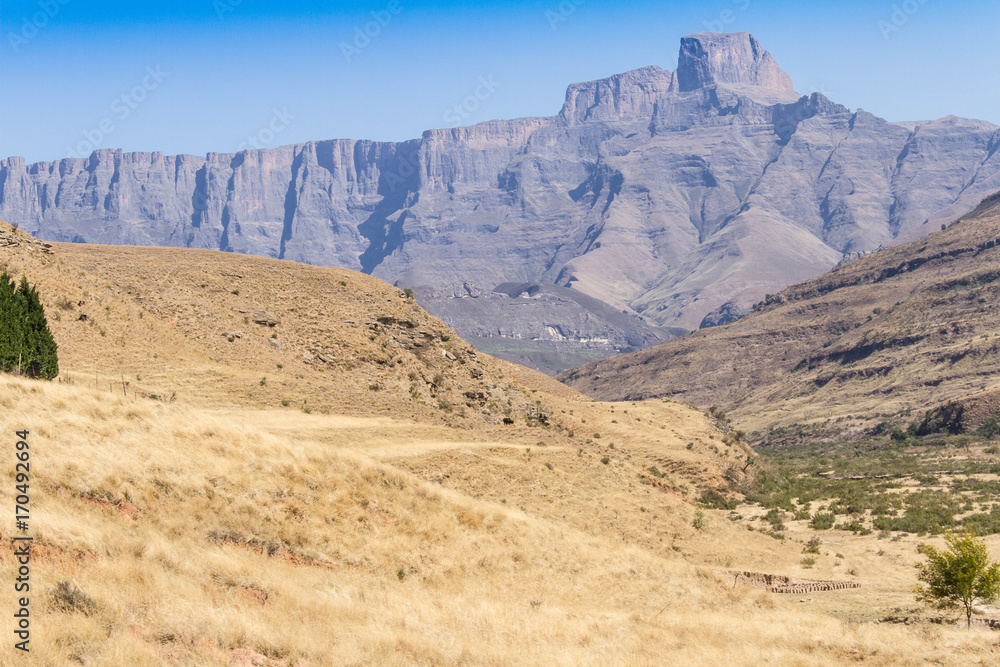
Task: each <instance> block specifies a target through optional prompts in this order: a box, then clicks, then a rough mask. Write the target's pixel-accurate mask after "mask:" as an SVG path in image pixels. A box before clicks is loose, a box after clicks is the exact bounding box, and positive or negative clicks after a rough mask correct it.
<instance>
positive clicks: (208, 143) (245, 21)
mask: <svg viewBox="0 0 1000 667" xmlns="http://www.w3.org/2000/svg"><path fill="white" fill-rule="evenodd" d="M997 25H1000V3H995V2H967V1H962V0H957V1H952V2H948V3H945V2H943V1H942V0H903V1H899V0H896V1H894V2H888V1H887V2H881V1H878V0H876V1H874V2H872V1H870V0H869V1H868V2H861V1H860V0H859V1H847V2H836V1H833V0H830V1H827V2H816V3H813V2H783V1H779V0H716V1H711V0H709V1H707V2H704V1H703V2H698V3H695V2H655V3H654V2H615V3H609V2H599V1H598V0H562V1H561V2H560V1H559V0H549V1H542V2H516V3H515V2H495V3H479V2H463V3H449V2H425V1H417V0H372V1H370V2H356V3H319V2H304V1H298V2H297V1H295V0H291V1H289V2H283V3H279V2H263V1H262V0H197V1H194V0H173V1H171V2H159V1H155V0H154V1H146V2H137V1H136V0H132V1H131V2H127V3H126V2H91V1H89V0H34V1H24V2H22V1H20V0H16V1H13V0H0V157H6V156H10V155H19V156H22V157H25V158H26V159H27V160H28V161H29V162H33V161H40V160H53V159H57V158H61V157H69V156H74V155H86V154H89V148H90V147H92V146H97V147H101V148H123V149H125V150H142V151H152V150H159V151H163V152H165V153H167V154H177V153H192V154H196V155H204V154H205V153H206V152H210V151H216V152H234V151H237V150H240V149H241V148H244V147H248V146H266V147H273V146H278V145H283V144H290V143H297V142H302V141H309V140H314V139H330V138H338V137H350V138H367V139H379V140H401V139H408V138H415V137H419V136H420V133H421V132H422V131H423V130H425V129H428V128H436V127H448V126H452V125H455V124H457V123H459V122H460V123H461V124H472V123H475V122H480V121H484V120H489V119H491V118H515V117H519V116H536V115H552V114H555V113H557V112H558V110H559V108H560V106H561V104H562V101H563V96H564V93H565V88H566V85H567V84H569V83H572V82H575V81H585V80H590V79H596V78H600V77H604V76H608V75H611V74H614V73H617V72H622V71H626V70H629V69H634V68H636V67H642V66H645V65H651V64H656V65H660V66H661V67H664V68H666V69H673V68H674V67H675V66H676V60H677V49H678V41H679V39H680V38H681V37H682V36H683V35H686V34H689V33H692V32H701V31H704V30H715V31H725V32H728V31H732V32H737V31H747V32H752V33H754V34H755V35H756V36H757V38H758V39H759V40H760V41H761V43H762V44H763V45H764V47H765V48H766V49H768V50H769V51H770V52H771V53H772V55H774V57H775V58H776V59H777V60H778V62H779V63H780V64H781V66H782V67H783V68H784V69H785V70H786V71H788V73H789V74H790V75H791V76H792V79H793V81H794V82H795V84H796V89H797V90H798V91H799V92H802V93H809V92H812V91H813V90H819V91H821V92H823V93H824V94H826V95H827V96H828V97H830V98H831V99H833V100H834V101H836V102H839V103H841V104H844V105H846V106H848V107H850V108H852V109H856V108H859V107H861V108H864V109H866V110H868V111H871V112H873V113H875V114H877V115H880V116H883V117H885V118H888V119H890V120H920V119H929V118H938V117H940V116H944V115H948V114H955V115H960V116H968V117H973V118H981V119H984V120H988V121H991V122H994V123H997V124H1000V87H998V86H997V85H996V84H997V76H996V63H998V62H1000V40H997V38H996V35H995V32H996V26H997ZM366 29H367V31H368V35H365V34H364V31H365V30H366ZM345 45H346V48H345ZM477 93H478V98H476V97H475V96H476V95H477ZM470 96H472V98H471V99H472V100H473V103H470V102H469V101H468V100H470ZM456 104H457V105H460V106H459V107H458V108H457V109H456V106H455V105H456ZM463 104H464V106H462V105H463Z"/></svg>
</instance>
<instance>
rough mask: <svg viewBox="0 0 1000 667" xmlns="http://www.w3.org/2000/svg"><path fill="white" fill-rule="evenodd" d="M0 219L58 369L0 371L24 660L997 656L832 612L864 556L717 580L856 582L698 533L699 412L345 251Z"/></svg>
mask: <svg viewBox="0 0 1000 667" xmlns="http://www.w3.org/2000/svg"><path fill="white" fill-rule="evenodd" d="M2 236H3V240H2V241H0V263H2V264H3V265H4V266H6V267H7V268H8V269H9V270H11V271H12V272H13V273H16V274H21V273H25V274H27V275H28V277H29V280H30V281H31V282H33V283H38V285H39V288H40V291H41V294H42V296H43V299H44V300H45V306H46V308H47V311H48V312H49V314H50V319H51V320H52V324H53V328H54V332H55V336H56V340H57V342H58V343H59V345H60V364H61V366H62V368H63V369H64V372H63V374H62V375H61V376H60V378H59V380H57V381H55V382H51V383H42V382H34V381H29V380H24V379H19V378H14V377H7V376H5V377H0V434H4V435H2V436H0V437H3V438H7V439H8V445H10V446H11V447H12V445H13V441H12V440H11V438H12V436H13V432H14V431H15V430H18V429H22V428H28V429H30V430H31V434H30V436H29V440H30V443H31V456H32V459H31V466H32V468H31V470H32V472H31V475H32V480H31V507H32V515H31V533H32V535H33V536H34V538H35V541H34V543H33V555H32V573H31V585H32V589H31V598H32V603H31V604H32V649H33V650H32V657H33V659H34V661H35V662H36V663H37V664H51V665H63V664H85V665H160V664H177V665H274V666H277V665H300V666H304V665H316V666H320V665H332V664H356V665H362V664H511V663H519V664H546V665H548V664H574V665H576V664H595V665H597V664H601V665H603V664H643V663H663V662H665V661H668V662H681V661H683V662H686V663H690V664H758V663H759V664H768V663H770V664H790V665H794V664H830V665H833V664H841V663H842V662H843V661H844V660H846V659H854V660H864V661H865V662H867V663H870V664H886V665H888V664H894V665H895V664H913V665H916V664H923V663H924V661H925V659H932V660H937V661H938V662H940V663H943V664H970V663H975V662H977V661H978V662H980V663H983V662H984V661H989V660H991V659H995V658H996V656H995V655H994V653H993V650H994V648H993V645H994V644H995V642H993V643H991V642H990V641H988V638H987V635H986V634H984V632H985V631H973V632H972V633H964V632H957V631H953V630H950V629H940V630H934V631H933V632H925V631H923V630H913V629H911V628H905V627H884V626H873V625H869V624H864V623H854V622H846V621H843V620H838V619H837V618H835V616H834V615H840V616H843V615H844V614H843V610H845V609H850V608H852V605H857V604H858V600H859V596H864V595H866V594H869V591H870V590H871V587H873V586H877V585H878V581H879V579H880V576H881V575H880V573H879V572H878V571H877V570H876V569H874V568H867V567H865V564H867V563H869V562H870V561H869V557H868V556H866V555H865V554H864V553H862V552H861V550H860V549H859V550H858V554H857V557H856V558H857V560H856V561H854V562H855V563H856V565H857V567H858V569H859V574H858V575H856V576H855V577H854V579H856V580H857V581H859V582H861V583H862V584H863V585H864V586H865V587H866V588H864V589H861V592H858V591H857V590H838V591H831V592H829V593H822V595H829V596H831V597H828V598H827V600H828V603H827V605H826V606H825V607H823V609H822V613H818V612H814V611H810V610H808V609H805V608H803V606H802V605H801V604H800V603H797V602H794V601H791V600H786V599H784V598H782V597H780V596H777V595H776V594H774V593H768V592H765V591H762V590H758V589H755V588H753V587H751V586H745V585H742V584H741V585H736V586H734V585H733V582H732V581H730V580H728V579H720V578H719V577H717V576H716V572H718V571H728V570H734V571H735V570H740V571H754V572H775V573H779V574H782V575H785V576H790V577H795V578H810V575H813V576H815V574H818V573H820V572H822V574H823V575H824V576H826V577H827V578H832V579H840V580H846V579H848V578H849V575H848V574H847V573H845V572H843V571H842V570H843V569H844V567H846V565H841V564H840V561H839V560H837V561H835V560H834V559H833V558H832V557H830V558H829V559H825V560H823V559H821V562H820V563H819V565H818V566H817V570H815V571H809V570H804V569H803V568H802V566H801V565H800V564H799V562H798V561H799V559H800V552H801V548H802V545H801V544H800V543H798V542H793V541H791V540H790V541H788V542H778V541H776V540H773V539H771V538H770V537H767V536H765V535H763V534H761V533H759V532H756V531H748V530H747V529H746V528H745V527H744V526H743V525H742V524H739V523H735V522H732V521H728V520H726V518H725V515H724V514H723V513H721V512H719V513H717V512H712V511H706V515H707V516H705V517H704V519H703V521H701V522H700V523H701V528H695V527H694V526H693V525H692V524H693V522H694V519H695V518H696V508H695V507H694V506H693V505H692V502H691V501H692V499H693V498H694V497H695V496H697V495H698V494H699V493H700V492H701V491H702V490H703V489H705V488H708V487H722V486H724V484H725V482H724V481H723V476H724V475H727V476H729V477H730V478H734V475H736V477H735V479H737V480H738V479H739V475H738V474H737V473H738V471H739V470H740V469H741V468H742V464H743V463H744V462H745V460H746V458H747V456H749V455H750V454H751V452H750V450H749V449H748V448H746V447H745V445H742V444H741V443H738V442H737V443H733V442H732V441H731V439H727V440H726V441H728V442H729V444H728V445H727V444H726V443H725V442H724V438H723V433H722V432H721V431H720V430H719V428H718V426H717V425H716V424H714V423H713V422H711V421H709V420H708V419H706V418H705V417H704V416H703V415H702V414H700V413H699V412H697V411H695V410H693V409H691V408H690V407H689V406H685V405H682V404H679V403H676V402H672V401H661V400H656V401H649V402H645V403H639V404H632V403H628V404H607V403H595V402H592V401H589V400H584V399H582V398H581V397H579V395H577V394H575V392H573V391H571V390H568V389H566V388H564V387H560V386H559V385H558V384H556V383H554V382H553V381H551V380H550V379H548V378H545V377H544V376H541V375H539V374H537V373H533V372H530V371H526V370H524V369H520V368H518V367H515V366H513V365H511V364H507V363H504V362H499V361H497V360H494V359H491V358H489V357H486V356H485V355H482V354H476V353H475V351H474V350H471V349H470V348H469V346H468V345H466V344H465V343H464V342H463V341H461V340H460V339H458V338H457V337H456V336H455V335H454V333H453V332H451V331H450V330H448V329H447V328H446V327H444V326H443V325H441V323H440V322H438V321H437V320H435V319H434V318H431V317H430V316H428V315H427V314H426V313H424V312H423V311H421V310H420V309H419V308H418V307H416V306H415V305H414V304H412V303H411V302H408V301H406V300H405V299H404V298H403V297H402V295H400V293H399V292H398V291H397V290H395V289H394V288H391V287H390V286H388V285H386V284H384V283H381V282H379V281H378V280H376V279H373V278H370V277H367V276H363V275H360V274H357V273H352V272H349V271H341V270H337V269H320V268H314V267H303V266H299V265H296V264H291V263H287V262H278V261H273V260H265V259H258V258H249V257H240V256H234V255H223V254H219V253H208V252H193V251H177V250H166V249H150V248H108V247H100V246H65V245H56V246H55V247H54V248H45V247H44V246H42V245H41V244H38V243H36V242H34V241H33V240H32V239H30V237H27V236H25V235H22V234H19V233H16V232H12V231H10V230H4V231H3V233H2ZM53 251H54V252H53ZM235 292H238V293H235ZM255 313H257V314H256V315H255ZM81 315H86V316H87V317H86V319H81ZM244 318H247V319H246V320H245V319H244ZM380 318H381V319H380ZM389 318H392V319H389ZM255 319H256V320H260V321H263V324H258V323H255V321H254V320H255ZM273 321H277V322H278V323H277V324H275V325H274V326H273V327H272V326H270V325H269V322H273ZM411 324H412V326H411ZM237 333H239V336H237V335H236V334H237ZM274 333H277V338H272V337H271V336H272V334H274ZM223 334H225V335H223ZM411 336H412V337H411ZM230 338H232V340H230ZM271 341H275V342H273V343H272V342H271ZM417 343H420V345H419V346H418V345H417ZM306 355H311V358H310V357H307V356H306ZM279 364H281V366H280V367H279ZM438 376H440V377H438ZM264 378H266V380H265V379H264ZM262 380H263V382H262ZM373 386H375V387H377V388H375V389H372V387H373ZM466 392H470V393H472V397H469V396H467V395H466ZM480 393H482V395H483V396H482V398H480V396H479V394H480ZM285 401H288V404H287V405H286V404H284V402H285ZM542 413H544V415H545V416H544V418H542V417H543V415H542ZM504 418H507V419H510V420H511V421H513V422H514V423H513V424H509V425H507V424H504V423H503V421H502V420H503V419H504ZM8 451H12V449H11V448H10V447H9V448H8ZM5 460H8V462H9V463H11V465H9V466H8V467H7V468H6V469H5V470H6V472H4V473H3V475H2V477H3V479H4V480H5V483H4V484H3V485H0V507H13V502H14V497H13V493H14V487H13V465H12V459H11V458H10V457H5ZM654 469H655V471H656V472H655V473H654V472H653V470H654ZM13 536H14V531H13V527H12V526H11V525H10V524H9V523H7V524H0V539H2V540H3V542H4V544H6V545H8V548H5V549H3V550H0V576H2V577H4V578H5V579H6V580H8V581H10V580H11V579H12V578H13V574H14V568H15V561H14V558H13V556H12V548H13V544H12V540H11V538H12V537H13ZM824 558H825V557H824ZM853 558H855V557H854V556H852V555H850V552H849V555H848V559H849V561H850V559H853ZM827 561H829V562H827ZM899 572H903V570H902V569H900V570H899ZM896 578H899V579H902V580H905V579H906V575H905V574H904V575H900V574H899V573H897V574H896ZM894 581H895V579H894ZM817 595H820V594H819V593H817ZM19 657H20V656H15V655H14V650H13V648H12V642H4V643H2V644H0V663H2V664H15V660H18V659H19ZM984 664H985V663H984Z"/></svg>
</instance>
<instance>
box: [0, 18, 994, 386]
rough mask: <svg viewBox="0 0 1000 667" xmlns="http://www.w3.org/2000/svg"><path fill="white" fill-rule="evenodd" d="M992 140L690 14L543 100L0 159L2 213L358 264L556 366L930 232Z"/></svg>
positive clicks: (962, 202) (124, 237) (49, 230)
mask: <svg viewBox="0 0 1000 667" xmlns="http://www.w3.org/2000/svg"><path fill="white" fill-rule="evenodd" d="M998 145H1000V128H998V127H997V126H995V125H992V124H990V123H987V122H984V121H979V120H968V119H962V118H956V117H951V116H949V117H946V118H942V119H939V120H935V121H928V122H895V123H894V122H888V121H885V120H883V119H881V118H878V117H876V116H874V115H872V114H870V113H868V112H865V111H863V110H860V109H858V110H856V111H851V110H849V109H847V108H845V107H844V106H841V105H839V104H836V103H834V102H832V101H830V100H829V99H827V98H826V97H825V96H824V95H822V94H820V93H812V94H811V95H808V96H806V95H801V94H799V93H798V92H796V91H795V90H794V87H793V84H792V81H791V79H790V78H789V76H788V75H787V74H786V73H785V72H784V71H783V70H782V69H781V68H780V67H779V66H778V64H777V62H776V61H775V59H774V58H773V57H772V56H771V55H770V54H769V53H768V52H767V51H765V50H764V49H763V48H762V47H761V45H760V44H759V43H758V42H757V40H756V39H755V38H754V37H753V36H752V35H750V34H747V33H736V34H716V33H702V34H696V35H690V36H688V37H685V38H683V39H682V40H681V44H680V51H679V57H678V62H677V68H676V70H674V71H668V70H665V69H662V68H660V67H657V66H649V67H644V68H641V69H637V70H633V71H629V72H625V73H622V74H618V75H615V76H612V77H609V78H606V79H601V80H597V81H590V82H586V83H577V84H572V85H570V86H569V88H568V89H567V91H566V98H565V103H564V104H563V107H562V109H561V110H560V111H559V113H558V114H557V115H555V116H551V117H544V118H520V119H514V120H497V121H489V122H485V123H481V124H478V125H474V126H471V127H458V128H453V129H443V130H428V131H426V132H424V134H423V136H422V137H420V138H419V139H413V140H410V141H404V142H378V141H367V140H360V141H358V140H349V139H336V140H329V141H315V142H308V143H304V144H296V145H290V146H282V147H279V148H274V149H261V150H244V151H241V152H239V153H235V154H234V153H209V154H208V155H206V156H204V157H196V156H192V155H178V156H166V155H163V154H162V153H157V152H153V153H125V152H122V151H120V150H97V151H95V152H94V153H93V154H92V155H91V156H90V157H89V158H86V159H80V158H67V159H62V160H57V161H54V162H39V163H35V164H25V162H24V160H23V159H21V158H17V157H12V158H8V159H6V160H3V161H0V218H3V219H5V220H7V221H9V222H11V223H14V224H17V225H19V226H20V227H21V228H22V229H25V230H26V231H28V232H30V233H32V234H34V235H36V236H38V237H40V238H42V239H46V240H49V241H74V242H84V243H94V242H99V243H109V244H135V245H161V246H175V247H192V248H206V249H221V250H227V251H232V252H238V253H246V254H254V255H262V256H266V257H273V258H281V259H289V260H295V261H300V262H305V263H310V264H316V265H325V266H337V267H343V268H349V269H354V270H360V271H363V272H366V273H369V274H372V275H374V276H376V277H379V278H382V279H384V280H387V281H389V282H392V283H395V284H397V285H399V286H409V287H413V288H415V289H416V290H417V291H418V294H422V295H423V296H422V297H421V298H422V301H421V303H422V304H423V305H424V306H425V307H426V308H427V309H428V310H430V311H431V312H433V313H435V314H441V315H442V316H443V317H444V318H445V320H446V321H447V322H448V324H450V325H451V326H453V327H455V329H456V330H457V331H458V332H459V333H460V334H462V335H469V336H470V337H474V338H476V339H477V340H481V341H485V342H486V343H487V344H488V346H489V347H490V351H491V352H492V353H494V354H496V355H497V356H500V357H506V358H512V359H516V360H518V361H520V362H522V363H528V364H530V365H534V366H536V367H539V368H544V369H545V370H547V371H549V372H555V371H558V370H561V369H563V368H567V367H569V366H571V365H575V364H576V363H579V362H580V361H581V354H583V358H582V360H584V361H585V360H587V357H588V356H589V357H590V358H593V357H596V356H606V355H610V354H613V353H615V352H617V351H621V350H627V349H633V348H635V347H641V346H643V345H646V344H649V343H652V342H657V341H658V340H663V339H666V338H669V337H671V336H673V335H676V334H677V333H682V332H684V331H688V330H693V329H697V328H699V327H704V326H710V325H717V324H722V323H725V322H728V321H730V320H732V319H734V318H736V317H739V316H741V315H743V314H745V313H746V312H748V311H749V309H750V307H751V305H752V304H753V303H755V302H757V301H759V300H760V299H761V298H762V297H764V296H765V295H766V294H768V293H774V292H777V291H779V290H780V289H782V288H784V287H786V286H788V285H790V284H793V283H796V282H799V281H802V280H806V279H809V278H813V277H815V276H817V275H819V274H821V273H822V272H824V271H826V270H828V269H830V268H832V267H834V266H836V265H837V264H838V263H839V262H841V261H842V260H844V259H845V258H850V257H856V256H858V255H860V254H864V253H867V252H870V251H872V250H875V249H877V248H879V247H885V246H890V245H893V244H896V243H900V242H903V241H908V240H914V239H917V238H919V237H922V236H923V235H925V234H926V233H928V232H931V231H936V230H937V229H939V225H940V223H942V222H944V221H947V220H951V219H953V218H955V217H957V216H958V215H961V214H963V213H966V212H968V211H969V210H971V209H972V208H973V207H974V206H975V205H976V204H978V202H979V201H981V200H982V199H983V198H984V197H985V196H986V195H987V194H989V193H990V192H992V191H994V190H997V189H1000V156H998V155H997V147H998ZM501 285H505V286H507V287H508V288H509V287H511V286H517V285H526V286H532V285H534V286H536V287H535V288H530V289H525V290H520V291H511V290H509V289H506V288H504V289H499V290H497V289H495V288H497V286H501ZM467 286H471V288H470V289H467ZM559 288H570V289H571V290H572V291H573V295H574V296H575V295H577V294H579V295H582V296H583V297H589V300H588V299H585V298H580V299H577V298H567V297H566V293H565V292H560V290H559ZM472 293H476V294H479V295H486V296H489V297H490V298H489V299H488V303H487V302H486V301H482V300H481V298H482V297H481V296H480V297H470V294H472ZM466 297H469V298H466ZM527 299H533V301H532V302H531V303H528V301H526V300H527ZM619 313H620V314H621V315H622V317H618V316H617V314H619ZM611 315H615V317H611ZM484 322H487V323H489V325H488V326H486V325H484Z"/></svg>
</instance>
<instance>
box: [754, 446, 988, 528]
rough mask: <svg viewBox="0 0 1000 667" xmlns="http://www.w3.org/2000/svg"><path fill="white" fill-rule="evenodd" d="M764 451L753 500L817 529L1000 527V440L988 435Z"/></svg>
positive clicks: (780, 447)
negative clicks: (997, 442)
mask: <svg viewBox="0 0 1000 667" xmlns="http://www.w3.org/2000/svg"><path fill="white" fill-rule="evenodd" d="M761 451H762V458H763V459H764V460H765V461H766V463H767V464H769V465H767V466H766V469H764V470H762V471H761V473H760V474H759V475H758V476H757V479H756V481H755V483H754V485H753V486H752V487H751V488H749V489H748V490H747V494H746V496H747V500H748V501H749V502H752V503H757V504H760V505H761V506H762V507H764V508H767V509H771V510H777V511H784V512H790V513H792V514H794V515H795V518H796V519H805V518H808V519H809V520H810V525H811V526H812V527H813V528H815V529H817V530H822V529H829V528H840V529H845V530H853V531H854V532H862V533H867V532H870V531H872V530H884V531H901V532H907V533H918V534H924V533H930V534H939V533H942V532H944V531H946V530H948V529H950V528H958V527H965V528H970V529H972V530H974V531H975V532H976V534H978V535H988V534H993V533H1000V479H997V478H996V476H997V475H1000V447H998V446H997V445H996V444H994V443H991V442H990V441H989V440H985V439H983V438H980V437H975V436H970V435H958V436H951V435H942V434H934V435H932V436H928V437H926V438H919V437H913V436H910V437H908V438H906V439H905V440H899V439H898V438H897V439H893V438H876V439H872V440H867V441H861V442H850V443H845V442H821V443H812V444H796V445H784V446H778V447H765V448H763V449H762V450H761ZM831 515H832V516H831Z"/></svg>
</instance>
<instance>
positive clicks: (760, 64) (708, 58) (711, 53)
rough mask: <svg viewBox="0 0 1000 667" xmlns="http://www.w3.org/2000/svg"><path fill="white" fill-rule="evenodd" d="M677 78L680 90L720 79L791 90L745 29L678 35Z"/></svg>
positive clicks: (767, 56) (704, 85) (775, 63)
mask: <svg viewBox="0 0 1000 667" xmlns="http://www.w3.org/2000/svg"><path fill="white" fill-rule="evenodd" d="M677 81H678V85H679V87H680V90H681V91H688V90H697V89H699V88H704V87H706V86H711V85H714V84H720V83H721V84H744V85H751V86H761V87H763V88H769V89H772V90H774V91H775V92H780V93H786V94H794V93H795V90H794V88H793V86H792V79H791V78H790V77H789V76H788V74H786V73H785V71H784V70H782V69H781V68H780V67H779V66H778V63H777V62H776V61H775V60H774V58H772V57H771V54H770V53H768V52H767V51H765V50H764V49H763V48H762V47H761V45H760V42H758V41H757V39H756V38H755V37H754V36H753V35H751V34H750V33H748V32H736V33H714V32H702V33H698V34H694V35H688V36H687V37H684V38H682V39H681V50H680V55H679V56H678V60H677Z"/></svg>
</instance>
